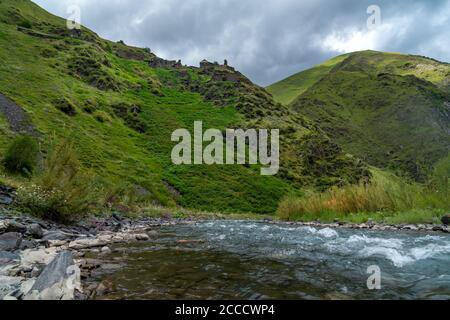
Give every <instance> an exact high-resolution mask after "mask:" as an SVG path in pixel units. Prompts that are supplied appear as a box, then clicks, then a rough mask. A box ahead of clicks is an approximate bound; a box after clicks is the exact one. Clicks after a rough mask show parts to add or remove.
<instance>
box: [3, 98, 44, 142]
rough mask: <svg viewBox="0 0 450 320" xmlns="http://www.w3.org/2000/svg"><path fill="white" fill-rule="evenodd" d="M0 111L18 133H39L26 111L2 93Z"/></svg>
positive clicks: (34, 134)
mask: <svg viewBox="0 0 450 320" xmlns="http://www.w3.org/2000/svg"><path fill="white" fill-rule="evenodd" d="M0 113H1V114H3V115H4V116H5V118H6V120H7V121H8V123H9V125H10V128H11V130H12V131H14V132H16V133H23V134H30V135H33V136H36V135H37V132H36V130H35V128H34V126H33V124H32V123H31V122H30V120H29V119H28V117H27V115H26V113H25V111H24V110H23V109H22V107H20V106H19V105H17V104H16V103H15V102H13V101H12V100H10V99H9V98H8V97H6V96H5V95H3V94H1V93H0Z"/></svg>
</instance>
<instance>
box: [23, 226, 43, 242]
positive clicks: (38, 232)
mask: <svg viewBox="0 0 450 320" xmlns="http://www.w3.org/2000/svg"><path fill="white" fill-rule="evenodd" d="M27 233H28V234H29V235H30V236H31V237H33V238H34V239H42V237H43V236H44V231H43V230H42V228H41V226H40V225H39V224H37V223H33V224H31V225H29V226H28V228H27Z"/></svg>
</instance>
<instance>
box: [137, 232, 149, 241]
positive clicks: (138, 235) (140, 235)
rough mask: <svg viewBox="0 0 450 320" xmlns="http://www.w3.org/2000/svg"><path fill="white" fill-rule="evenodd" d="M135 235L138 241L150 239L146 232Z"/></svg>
mask: <svg viewBox="0 0 450 320" xmlns="http://www.w3.org/2000/svg"><path fill="white" fill-rule="evenodd" d="M135 237H136V240H138V241H148V240H149V239H150V237H149V236H148V234H145V233H143V234H137V235H135Z"/></svg>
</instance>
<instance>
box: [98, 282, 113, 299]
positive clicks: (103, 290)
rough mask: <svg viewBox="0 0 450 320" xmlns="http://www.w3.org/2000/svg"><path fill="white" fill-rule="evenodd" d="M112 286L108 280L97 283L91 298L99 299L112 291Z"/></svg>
mask: <svg viewBox="0 0 450 320" xmlns="http://www.w3.org/2000/svg"><path fill="white" fill-rule="evenodd" d="M113 288H114V284H113V283H112V282H111V281H109V280H104V281H102V282H100V283H99V285H98V286H97V288H96V289H95V290H94V292H93V296H97V297H101V296H104V295H106V294H108V293H111V292H112V291H113Z"/></svg>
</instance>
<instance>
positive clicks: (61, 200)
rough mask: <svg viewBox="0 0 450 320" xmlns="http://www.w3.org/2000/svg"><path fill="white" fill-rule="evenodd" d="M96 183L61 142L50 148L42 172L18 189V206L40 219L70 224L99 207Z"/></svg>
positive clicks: (70, 150)
mask: <svg viewBox="0 0 450 320" xmlns="http://www.w3.org/2000/svg"><path fill="white" fill-rule="evenodd" d="M98 199H99V195H98V184H97V179H96V178H95V176H93V175H92V174H89V173H87V172H86V170H83V169H82V166H81V164H80V162H79V160H78V158H77V155H76V152H75V150H74V148H73V145H72V143H71V142H69V141H66V140H64V141H62V142H60V143H58V144H55V145H54V146H53V147H52V150H51V151H50V153H49V155H48V157H47V158H46V159H45V162H44V170H43V172H42V173H41V174H40V175H38V176H36V177H34V178H33V180H32V181H31V184H28V185H26V186H24V187H20V188H19V189H18V199H17V206H19V207H20V208H21V209H22V210H24V211H27V212H29V213H31V214H34V215H37V216H39V217H41V218H45V219H50V220H54V221H59V222H71V221H74V220H76V219H78V218H80V217H81V216H84V215H86V214H87V213H89V211H90V210H91V209H92V208H93V207H95V206H97V205H98Z"/></svg>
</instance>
